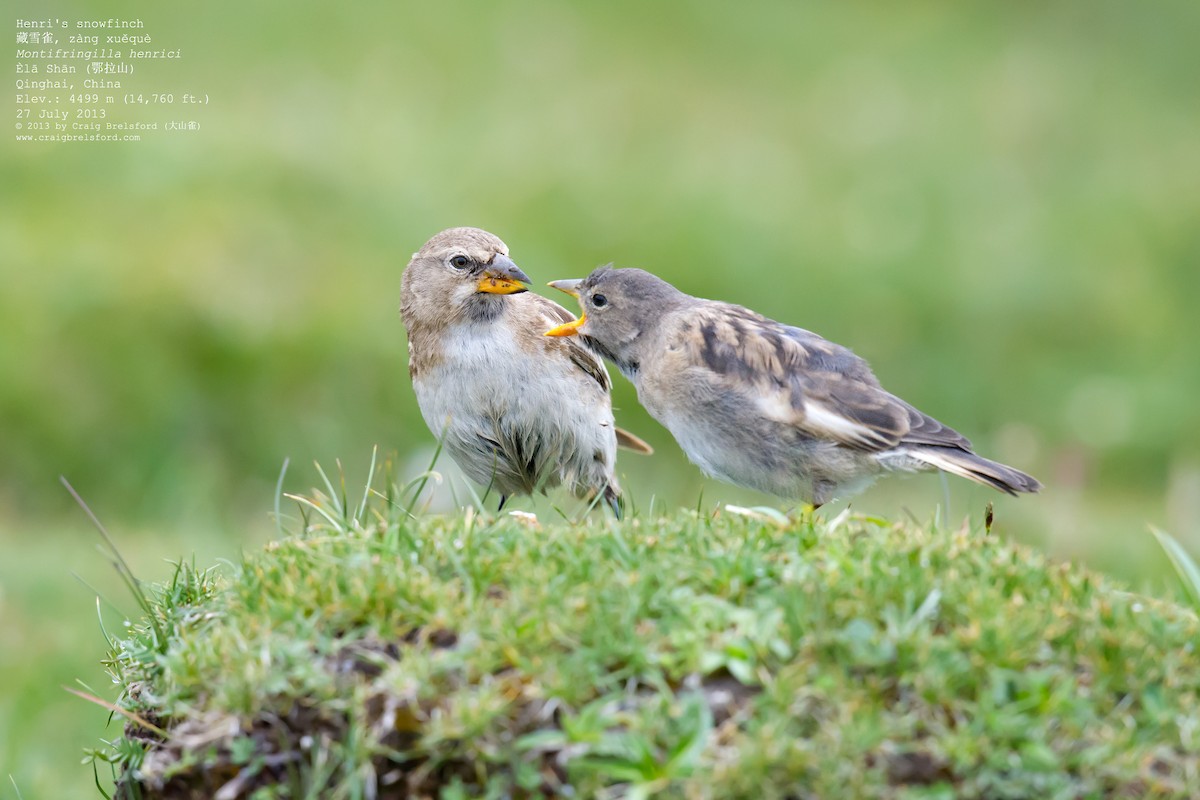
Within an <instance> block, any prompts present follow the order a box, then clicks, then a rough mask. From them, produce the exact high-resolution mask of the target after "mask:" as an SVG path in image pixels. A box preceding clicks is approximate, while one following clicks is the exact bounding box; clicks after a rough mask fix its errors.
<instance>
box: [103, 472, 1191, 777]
mask: <svg viewBox="0 0 1200 800" xmlns="http://www.w3.org/2000/svg"><path fill="white" fill-rule="evenodd" d="M311 504H312V505H311V508H310V511H311V512H313V513H311V514H310V517H311V519H308V520H306V524H305V526H304V530H303V531H302V532H301V533H299V534H297V535H295V536H293V537H291V538H287V539H284V540H282V541H279V542H277V543H275V544H274V545H272V546H270V547H268V548H267V549H266V550H264V551H263V552H259V553H255V554H253V555H250V556H248V557H246V558H245V559H244V560H243V562H242V563H241V564H238V565H233V566H231V567H229V568H227V569H225V570H224V571H223V574H220V575H218V574H217V573H215V572H213V571H196V570H194V569H190V568H185V567H181V568H180V569H179V570H178V571H177V573H176V575H175V576H174V579H173V580H171V581H170V582H168V583H167V584H165V585H163V586H161V587H159V588H158V589H156V590H155V591H154V592H152V593H151V597H150V608H151V610H152V613H151V614H149V615H148V616H147V617H146V619H144V620H143V621H142V622H140V623H136V624H134V625H132V626H131V627H128V628H127V629H126V631H125V636H124V638H120V639H115V640H113V650H112V653H111V656H110V662H109V664H110V668H111V670H112V672H113V674H114V676H115V677H116V679H117V681H118V682H119V684H120V685H121V687H122V689H123V694H122V696H121V699H120V701H119V704H120V706H121V707H122V708H124V709H126V710H127V711H128V712H130V714H131V715H136V720H135V721H130V722H128V724H126V725H125V729H124V735H123V737H122V738H120V739H118V740H116V741H115V742H114V743H113V747H112V749H111V750H109V751H106V754H105V755H104V756H103V757H104V758H106V759H107V760H111V761H112V762H113V763H114V764H115V765H116V767H117V770H118V773H119V777H120V780H119V783H118V795H120V796H122V797H137V796H144V797H164V798H193V797H194V798H199V797H216V798H222V799H224V800H229V799H230V798H241V797H266V796H271V797H292V798H299V797H317V796H320V797H348V798H351V797H364V798H369V797H437V796H441V797H465V796H488V797H522V796H574V797H593V796H597V795H599V796H609V797H645V796H647V795H650V794H654V793H661V795H662V796H667V797H688V798H692V797H695V798H723V797H746V798H854V797H896V798H901V797H903V798H1030V797H1038V798H1101V797H1103V798H1107V797H1129V798H1134V797H1137V798H1144V797H1178V798H1184V797H1195V796H1197V791H1198V787H1200V703H1198V694H1197V693H1198V687H1200V658H1198V657H1197V654H1196V652H1195V648H1196V646H1197V644H1198V643H1200V624H1198V622H1197V620H1196V618H1195V616H1194V615H1193V614H1191V613H1190V612H1188V611H1185V610H1183V609H1181V608H1179V607H1177V606H1174V605H1172V604H1169V603H1163V602H1157V601H1153V600H1150V599H1147V598H1145V597H1141V596H1138V595H1134V594H1130V593H1128V592H1125V591H1122V590H1121V589H1120V588H1119V587H1117V586H1115V585H1113V584H1112V583H1110V582H1109V581H1108V580H1106V579H1104V578H1102V577H1099V576H1097V575H1095V574H1093V573H1090V572H1087V571H1086V570H1082V569H1078V568H1076V567H1073V566H1071V565H1067V564H1050V563H1047V562H1046V561H1045V560H1044V559H1042V558H1041V557H1039V556H1038V555H1037V554H1035V553H1033V552H1030V551H1029V550H1027V549H1025V548H1021V547H1016V546H1013V545H1011V544H1007V543H1005V542H1003V541H1001V540H1000V539H999V538H998V537H995V536H991V535H988V534H985V533H984V532H983V531H981V530H980V531H971V530H967V529H965V528H964V529H961V530H939V529H937V528H936V526H918V525H915V524H902V525H896V524H890V523H886V522H883V521H880V520H875V519H867V518H856V517H850V516H848V515H842V516H840V517H839V518H837V519H835V520H832V521H822V520H819V519H817V520H801V521H798V522H794V523H791V524H788V525H777V524H774V523H772V522H771V521H770V520H769V519H752V518H747V517H744V516H734V515H731V514H728V513H725V514H722V515H720V516H718V517H717V518H714V519H710V518H702V517H697V516H696V515H695V514H689V513H680V514H679V515H677V516H675V517H672V518H666V519H654V520H651V519H646V518H643V519H633V520H630V521H626V522H624V523H620V524H618V523H613V522H611V521H609V520H602V519H601V518H600V517H599V515H596V516H595V517H594V518H593V519H592V521H591V522H590V524H587V525H582V526H572V525H569V524H566V523H559V524H552V525H551V524H547V525H542V526H538V525H537V524H535V523H531V522H529V521H523V520H520V519H517V518H514V517H502V518H500V519H491V518H488V517H484V516H481V515H477V514H473V513H469V512H468V513H467V514H466V515H465V516H462V517H456V518H425V519H412V518H409V517H407V516H406V515H405V514H404V513H402V512H401V511H399V510H396V509H395V507H394V506H391V505H389V504H384V503H381V504H380V505H379V507H378V508H376V509H374V510H372V509H362V510H360V511H359V513H357V514H351V513H349V512H346V511H344V510H343V504H341V503H337V502H335V501H331V500H329V499H327V498H324V497H322V496H320V495H317V496H316V497H315V498H314V499H313V500H312V501H311Z"/></svg>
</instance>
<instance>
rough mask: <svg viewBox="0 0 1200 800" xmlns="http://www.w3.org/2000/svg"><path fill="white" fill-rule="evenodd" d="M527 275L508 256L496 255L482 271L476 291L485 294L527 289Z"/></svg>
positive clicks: (509, 292) (510, 292) (513, 292)
mask: <svg viewBox="0 0 1200 800" xmlns="http://www.w3.org/2000/svg"><path fill="white" fill-rule="evenodd" d="M529 282H530V281H529V276H528V275H526V274H525V273H524V272H522V271H521V268H520V267H518V266H517V265H516V264H514V263H513V261H512V259H511V258H509V257H508V256H501V255H497V256H496V257H495V258H493V259H492V263H491V264H489V265H488V266H487V268H486V269H484V271H483V276H482V277H481V278H480V279H479V283H477V284H475V288H476V290H477V291H480V292H485V293H487V294H517V293H519V292H527V291H529V287H528V286H527V285H526V284H528V283H529Z"/></svg>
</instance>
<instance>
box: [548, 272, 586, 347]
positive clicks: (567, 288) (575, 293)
mask: <svg viewBox="0 0 1200 800" xmlns="http://www.w3.org/2000/svg"><path fill="white" fill-rule="evenodd" d="M581 283H583V279H582V278H575V279H573V280H569V281H550V283H548V284H547V286H553V287H554V288H555V289H558V290H559V291H560V292H566V293H567V294H569V295H571V296H572V297H575V298H578V297H579V284H581ZM586 321H587V314H580V315H579V319H573V320H571V321H570V322H564V323H563V324H562V325H559V326H558V327H557V328H551V329H550V330H548V331H546V332H545V333H544V334H543V335H544V336H575V335H577V334H578V333H579V327H580V326H581V325H583V323H584V322H586Z"/></svg>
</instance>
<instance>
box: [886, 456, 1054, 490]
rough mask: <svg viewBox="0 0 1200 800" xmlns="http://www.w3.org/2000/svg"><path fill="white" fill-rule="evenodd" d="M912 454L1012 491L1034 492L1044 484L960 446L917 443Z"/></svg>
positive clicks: (942, 467)
mask: <svg viewBox="0 0 1200 800" xmlns="http://www.w3.org/2000/svg"><path fill="white" fill-rule="evenodd" d="M909 455H910V456H912V457H913V458H915V459H917V460H919V461H924V462H925V463H926V464H929V465H930V466H933V467H937V468H938V469H940V470H945V471H946V472H949V473H950V474H952V475H958V476H959V477H961V478H966V479H967V480H971V481H975V482H976V483H982V484H983V485H984V486H990V487H992V488H993V489H997V490H999V491H1001V492H1007V493H1008V494H1011V495H1015V494H1018V493H1020V492H1029V493H1034V492H1037V491H1039V490H1040V489H1041V488H1042V484H1041V483H1040V482H1038V480H1037V479H1036V478H1034V477H1032V476H1031V475H1026V474H1025V473H1024V472H1021V471H1020V470H1018V469H1013V468H1012V467H1009V466H1007V465H1005V464H1001V463H999V462H996V461H990V460H988V459H986V458H984V457H983V456H978V455H975V454H974V453H972V452H969V451H967V450H960V449H959V448H956V447H913V448H911V449H910V450H909Z"/></svg>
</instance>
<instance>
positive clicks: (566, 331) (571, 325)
mask: <svg viewBox="0 0 1200 800" xmlns="http://www.w3.org/2000/svg"><path fill="white" fill-rule="evenodd" d="M586 321H587V314H581V315H580V316H579V319H573V320H571V321H570V322H564V323H563V324H562V325H559V326H558V327H557V328H551V329H550V330H548V331H546V332H545V333H544V334H542V335H543V336H575V335H576V334H578V333H579V326H581V325H583V323H584V322H586Z"/></svg>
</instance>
